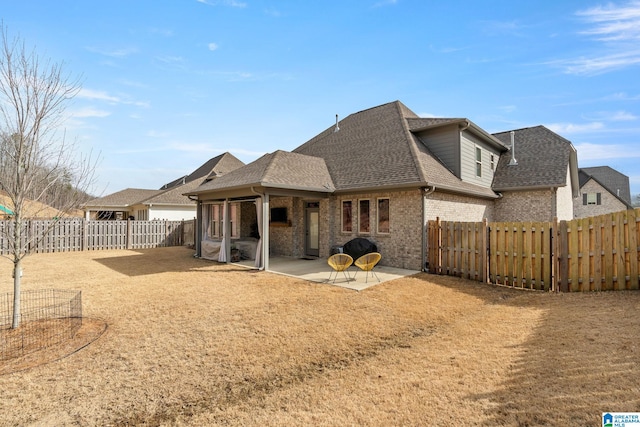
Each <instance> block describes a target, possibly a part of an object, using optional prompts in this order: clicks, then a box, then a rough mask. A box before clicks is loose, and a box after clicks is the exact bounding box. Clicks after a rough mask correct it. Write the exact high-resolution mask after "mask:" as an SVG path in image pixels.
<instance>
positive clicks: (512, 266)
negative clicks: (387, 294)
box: [427, 209, 640, 292]
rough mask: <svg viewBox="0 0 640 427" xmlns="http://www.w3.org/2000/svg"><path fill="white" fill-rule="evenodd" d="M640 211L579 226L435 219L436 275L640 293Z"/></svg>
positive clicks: (431, 256)
mask: <svg viewBox="0 0 640 427" xmlns="http://www.w3.org/2000/svg"><path fill="white" fill-rule="evenodd" d="M639 223H640V210H638V209H636V210H627V211H622V212H616V213H612V214H606V215H600V216H596V217H590V218H580V219H574V220H572V221H560V222H559V223H558V222H557V221H554V222H492V223H487V222H486V221H485V222H477V223H476V222H471V223H469V222H453V221H440V220H439V219H438V220H436V221H429V223H428V239H427V257H428V269H429V271H430V272H431V273H436V274H447V275H455V276H459V277H464V278H467V279H471V280H477V281H481V282H490V283H494V284H500V285H506V286H512V287H518V288H527V289H537V290H555V291H562V292H584V291H600V290H623V289H639V288H640V285H639V271H638V266H639V264H640V260H639V257H640V248H639V245H640V224H639Z"/></svg>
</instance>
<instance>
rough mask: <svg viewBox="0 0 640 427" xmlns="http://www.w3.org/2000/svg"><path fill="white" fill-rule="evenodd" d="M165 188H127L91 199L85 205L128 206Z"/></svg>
mask: <svg viewBox="0 0 640 427" xmlns="http://www.w3.org/2000/svg"><path fill="white" fill-rule="evenodd" d="M162 191H163V190H145V189H142V188H127V189H124V190H121V191H118V192H115V193H112V194H108V195H106V196H104V197H99V198H97V199H93V200H89V201H88V202H87V203H85V204H84V205H83V206H85V207H109V206H111V207H113V206H121V207H127V206H132V205H135V204H138V203H140V202H141V201H142V200H145V199H148V198H150V197H153V196H156V195H158V194H160V193H162Z"/></svg>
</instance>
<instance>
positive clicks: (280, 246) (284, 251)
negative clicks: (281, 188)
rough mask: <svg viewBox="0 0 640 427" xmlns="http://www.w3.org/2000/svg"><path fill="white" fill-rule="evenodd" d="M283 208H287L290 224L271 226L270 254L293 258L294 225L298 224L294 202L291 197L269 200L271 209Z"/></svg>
mask: <svg viewBox="0 0 640 427" xmlns="http://www.w3.org/2000/svg"><path fill="white" fill-rule="evenodd" d="M281 207H285V208H287V217H288V218H289V222H290V223H289V224H287V225H280V224H277V225H270V226H269V253H270V255H272V256H274V255H280V256H293V252H292V248H293V247H294V245H293V235H294V224H298V222H297V219H298V218H297V217H296V215H295V212H294V209H293V200H292V198H290V197H271V198H269V208H270V209H271V208H281Z"/></svg>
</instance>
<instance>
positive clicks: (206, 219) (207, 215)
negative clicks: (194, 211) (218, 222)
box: [202, 205, 211, 240]
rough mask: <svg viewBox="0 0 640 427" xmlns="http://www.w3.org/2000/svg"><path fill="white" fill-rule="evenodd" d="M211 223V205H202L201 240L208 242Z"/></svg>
mask: <svg viewBox="0 0 640 427" xmlns="http://www.w3.org/2000/svg"><path fill="white" fill-rule="evenodd" d="M210 223H211V205H202V240H209V224H210Z"/></svg>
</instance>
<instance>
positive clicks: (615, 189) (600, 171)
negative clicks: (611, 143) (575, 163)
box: [578, 166, 631, 205]
mask: <svg viewBox="0 0 640 427" xmlns="http://www.w3.org/2000/svg"><path fill="white" fill-rule="evenodd" d="M578 172H579V177H580V188H582V186H583V185H584V184H585V183H586V182H587V181H588V180H589V179H591V178H593V179H595V180H596V181H597V182H598V183H599V184H600V185H602V186H603V187H604V188H606V189H607V190H608V191H609V192H610V193H611V194H613V195H614V196H616V197H618V198H619V199H620V200H622V201H623V202H625V203H626V204H627V205H631V189H630V187H629V177H628V176H626V175H624V174H622V173H620V172H618V171H617V170H615V169H613V168H611V167H609V166H595V167H590V168H580V170H579V171H578Z"/></svg>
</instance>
